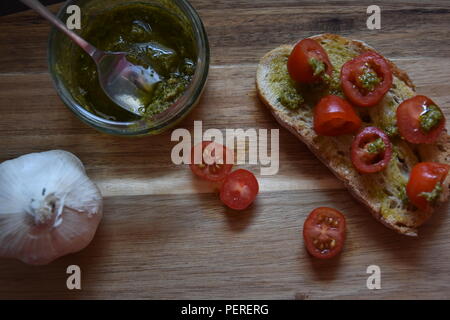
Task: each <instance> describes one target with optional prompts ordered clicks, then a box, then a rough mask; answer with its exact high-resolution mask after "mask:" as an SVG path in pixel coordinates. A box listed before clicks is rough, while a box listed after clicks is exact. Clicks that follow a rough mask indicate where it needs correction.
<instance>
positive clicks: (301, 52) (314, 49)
mask: <svg viewBox="0 0 450 320" xmlns="http://www.w3.org/2000/svg"><path fill="white" fill-rule="evenodd" d="M311 59H315V61H316V63H319V64H323V67H324V70H323V72H321V73H320V74H314V69H313V67H312V65H311ZM287 67H288V72H289V75H290V76H291V78H292V80H294V81H297V82H300V83H313V82H316V81H318V80H320V77H321V75H322V74H323V73H326V74H328V75H331V72H332V70H333V66H332V65H331V62H330V59H329V58H328V54H327V53H326V51H325V50H324V49H323V48H322V46H321V45H320V44H319V43H318V42H316V41H314V40H312V39H303V40H302V41H300V42H299V43H297V44H296V45H295V47H294V49H293V50H292V52H291V54H290V56H289V58H288V62H287Z"/></svg>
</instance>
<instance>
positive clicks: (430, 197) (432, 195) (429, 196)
mask: <svg viewBox="0 0 450 320" xmlns="http://www.w3.org/2000/svg"><path fill="white" fill-rule="evenodd" d="M441 193H442V184H441V183H438V184H436V186H435V187H434V189H433V191H431V192H422V193H421V194H420V196H421V197H424V198H425V199H426V200H427V201H428V202H430V203H434V202H436V201H437V199H439V197H440V196H441Z"/></svg>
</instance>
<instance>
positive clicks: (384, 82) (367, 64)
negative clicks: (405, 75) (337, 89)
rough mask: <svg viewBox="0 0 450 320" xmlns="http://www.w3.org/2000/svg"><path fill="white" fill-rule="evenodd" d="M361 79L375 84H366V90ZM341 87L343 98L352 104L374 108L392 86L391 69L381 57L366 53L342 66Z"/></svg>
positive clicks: (370, 52) (369, 52) (373, 53)
mask: <svg viewBox="0 0 450 320" xmlns="http://www.w3.org/2000/svg"><path fill="white" fill-rule="evenodd" d="M370 75H372V76H370ZM374 76H376V78H377V79H378V80H375V79H376V78H375V77H374ZM361 79H366V81H370V80H373V81H377V82H367V83H368V84H370V88H368V87H364V83H365V82H364V80H361ZM341 85H342V89H343V91H344V94H345V96H346V97H347V98H348V99H349V100H350V102H352V103H353V104H355V105H357V106H360V107H371V106H374V105H376V104H377V103H378V102H380V101H381V99H383V97H384V95H385V94H386V93H387V92H388V91H389V89H390V88H391V86H392V71H391V67H390V66H389V64H388V62H387V61H386V60H385V59H384V58H383V57H382V56H380V55H379V54H377V53H375V52H372V51H368V52H366V53H363V54H361V55H360V56H358V57H356V58H354V59H352V60H350V61H348V62H346V63H345V64H344V65H343V66H342V69H341Z"/></svg>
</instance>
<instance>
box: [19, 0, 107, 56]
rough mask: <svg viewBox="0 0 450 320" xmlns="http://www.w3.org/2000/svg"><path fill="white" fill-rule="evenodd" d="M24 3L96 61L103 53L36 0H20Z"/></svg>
mask: <svg viewBox="0 0 450 320" xmlns="http://www.w3.org/2000/svg"><path fill="white" fill-rule="evenodd" d="M20 1H21V2H23V3H24V4H25V5H27V6H28V7H30V8H31V9H33V10H35V11H36V12H37V13H39V14H40V15H41V16H42V17H44V18H45V19H47V20H48V21H49V22H51V23H52V24H53V25H54V26H55V27H57V28H58V29H59V30H61V31H62V32H64V33H65V34H66V35H68V36H69V37H70V38H71V39H72V40H73V41H74V42H75V43H76V44H77V45H78V46H80V47H81V48H82V49H83V50H84V51H86V53H87V54H88V55H90V56H91V57H92V58H93V59H94V60H95V61H96V62H97V61H98V60H100V58H101V57H102V56H103V55H104V53H103V51H101V50H98V49H97V48H96V47H94V46H93V45H91V44H90V43H89V42H87V41H86V40H84V39H83V38H81V37H80V36H79V35H77V34H76V33H75V32H73V31H71V30H69V29H68V28H67V26H66V25H65V24H64V23H62V22H61V20H59V19H58V18H57V17H56V16H55V15H53V13H51V12H50V11H49V10H48V9H47V8H46V7H44V6H43V5H42V4H41V3H40V2H39V1H37V0H20Z"/></svg>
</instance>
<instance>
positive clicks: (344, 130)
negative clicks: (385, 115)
mask: <svg viewBox="0 0 450 320" xmlns="http://www.w3.org/2000/svg"><path fill="white" fill-rule="evenodd" d="M360 127H361V119H360V118H359V117H358V115H357V114H356V112H355V110H353V107H352V106H351V105H350V104H349V103H348V102H347V101H345V100H344V99H342V98H340V97H338V96H333V95H329V96H325V97H324V98H322V99H321V100H320V101H319V103H318V104H317V105H316V107H315V109H314V131H316V133H317V134H319V135H322V136H339V135H344V134H350V133H353V132H355V131H357V130H358V129H359V128H360Z"/></svg>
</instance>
